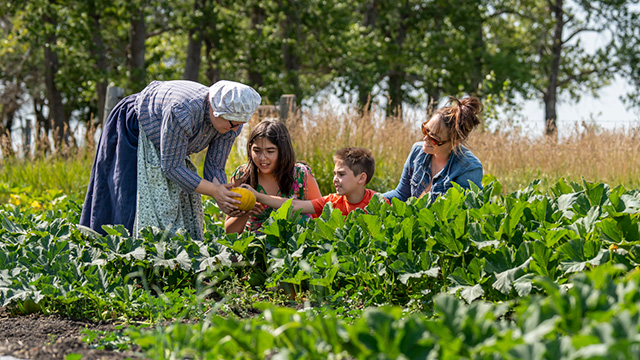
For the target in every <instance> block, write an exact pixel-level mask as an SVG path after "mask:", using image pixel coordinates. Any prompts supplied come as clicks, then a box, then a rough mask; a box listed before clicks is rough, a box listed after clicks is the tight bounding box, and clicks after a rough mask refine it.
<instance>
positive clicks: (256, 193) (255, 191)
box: [240, 184, 259, 198]
mask: <svg viewBox="0 0 640 360" xmlns="http://www.w3.org/2000/svg"><path fill="white" fill-rule="evenodd" d="M240 187H241V188H245V189H247V190H249V191H251V192H252V193H253V195H255V197H256V198H257V197H258V194H259V192H258V191H257V190H256V189H254V188H252V187H251V185H249V184H242V185H240Z"/></svg>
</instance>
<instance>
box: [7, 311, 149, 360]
mask: <svg viewBox="0 0 640 360" xmlns="http://www.w3.org/2000/svg"><path fill="white" fill-rule="evenodd" d="M84 329H91V330H101V331H113V329H114V328H113V325H111V324H95V323H90V322H85V321H77V320H70V319H65V318H62V317H60V316H57V315H52V316H43V315H40V314H34V315H29V316H17V317H10V316H9V314H8V313H7V312H6V311H5V310H4V309H3V308H0V357H2V356H3V355H6V356H13V357H15V358H19V359H29V360H57V359H64V358H65V356H66V355H68V354H80V355H82V360H99V359H100V360H123V359H129V358H133V359H140V358H142V357H141V356H140V355H139V354H136V353H133V352H128V353H121V352H116V351H107V350H97V349H92V348H90V347H89V345H87V344H86V343H85V342H83V341H82V338H83V337H84V334H83V333H82V330H84Z"/></svg>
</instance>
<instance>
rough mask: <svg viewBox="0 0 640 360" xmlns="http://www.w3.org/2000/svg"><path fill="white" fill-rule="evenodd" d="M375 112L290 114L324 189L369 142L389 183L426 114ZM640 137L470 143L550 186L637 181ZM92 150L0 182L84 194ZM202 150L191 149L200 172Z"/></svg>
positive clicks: (237, 156) (520, 182) (55, 158)
mask: <svg viewBox="0 0 640 360" xmlns="http://www.w3.org/2000/svg"><path fill="white" fill-rule="evenodd" d="M380 113H381V112H379V111H372V112H370V113H365V114H358V112H356V111H346V112H345V111H338V110H336V109H332V108H330V107H326V106H325V107H320V108H318V110H317V111H313V113H307V114H303V115H302V116H298V117H297V118H293V119H291V120H290V121H289V122H288V124H287V126H288V127H289V130H290V132H291V137H292V139H293V143H294V148H295V151H296V157H297V158H298V159H299V160H303V161H305V162H307V163H308V164H309V165H310V166H311V168H312V170H313V173H314V175H315V177H316V179H317V181H318V183H319V185H320V188H321V191H322V193H323V194H328V193H331V192H334V191H335V189H334V188H333V185H332V177H333V154H334V152H335V151H336V150H337V149H339V148H341V147H344V146H361V147H366V148H369V149H371V150H372V152H373V155H374V156H375V159H376V173H375V175H374V177H373V179H372V182H371V183H370V184H369V187H370V188H371V189H374V190H376V191H381V192H382V191H387V190H390V189H393V188H395V186H396V185H397V182H398V180H399V178H400V175H401V173H402V167H403V165H404V162H405V160H406V158H407V156H408V154H409V151H410V149H411V145H412V144H413V143H414V142H416V141H420V140H421V137H422V136H421V134H420V131H419V128H420V124H421V123H422V121H424V118H405V119H403V120H400V119H392V120H389V119H384V118H382V115H380ZM253 125H255V124H254V123H251V124H249V125H248V126H246V127H245V129H244V130H243V131H242V133H241V135H240V138H239V139H238V140H237V141H236V144H235V145H234V149H233V150H232V152H231V155H230V157H229V160H228V162H227V167H226V171H227V174H228V175H230V174H231V173H232V172H233V170H234V169H235V168H236V166H238V165H240V164H243V163H245V162H246V160H247V152H246V140H247V137H248V135H249V132H250V130H251V127H252V126H253ZM92 131H93V130H92ZM565 133H566V132H565ZM639 138H640V126H636V127H635V128H631V129H626V130H606V129H600V128H598V127H594V126H590V125H583V126H579V127H576V128H574V129H573V130H572V131H571V132H569V133H568V135H566V136H564V137H563V138H561V139H559V140H557V141H555V140H552V139H550V138H548V137H545V136H542V135H540V136H532V135H530V134H529V133H527V132H525V131H521V130H518V129H516V128H510V129H508V131H507V130H504V128H502V129H501V131H499V132H489V131H487V132H481V131H478V130H476V131H474V132H473V133H472V134H471V136H470V138H469V148H470V149H471V151H473V152H474V153H475V154H476V155H477V156H478V158H479V159H480V161H481V162H482V164H483V167H484V172H485V174H491V175H493V176H494V177H496V178H497V180H498V181H500V183H501V184H502V185H503V189H504V191H505V192H512V191H516V190H518V189H521V188H524V187H526V186H527V185H529V184H530V183H531V182H532V181H534V180H536V179H539V180H541V183H542V186H546V187H550V186H551V185H553V184H555V183H556V182H557V181H558V180H559V179H561V178H564V179H566V180H569V181H581V180H582V179H583V178H584V179H585V180H587V181H590V182H597V183H607V184H609V185H611V186H617V185H624V186H625V187H626V188H640V144H639V143H638V140H640V139H639ZM87 143H88V142H85V144H87ZM42 148H46V147H45V146H42ZM94 154H95V150H94V149H93V148H92V147H91V146H88V147H87V146H86V145H85V146H84V147H80V148H78V149H77V151H74V153H73V156H60V155H59V154H54V155H42V154H40V155H36V156H34V157H32V158H23V159H19V158H13V157H5V158H4V159H1V158H0V183H4V184H6V185H7V186H19V187H28V188H30V189H32V191H36V192H38V191H45V190H46V189H60V190H63V191H65V192H66V193H67V194H68V195H70V196H77V197H78V198H79V199H83V198H84V192H85V191H86V184H87V182H88V179H89V174H90V172H91V164H92V162H93V157H94ZM204 154H205V152H202V153H200V154H196V155H195V156H192V158H193V160H194V162H195V163H196V165H199V168H200V173H202V164H203V160H204Z"/></svg>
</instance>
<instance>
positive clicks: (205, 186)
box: [195, 178, 220, 197]
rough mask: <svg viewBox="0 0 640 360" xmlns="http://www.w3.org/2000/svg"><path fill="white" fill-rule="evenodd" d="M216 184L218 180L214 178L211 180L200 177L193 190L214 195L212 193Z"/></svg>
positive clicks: (218, 183)
mask: <svg viewBox="0 0 640 360" xmlns="http://www.w3.org/2000/svg"><path fill="white" fill-rule="evenodd" d="M216 185H220V182H219V181H218V179H216V178H213V182H211V181H207V180H205V179H202V180H201V181H200V184H198V187H196V189H195V192H197V193H198V194H202V195H207V196H211V197H214V196H213V195H214V191H215V188H216Z"/></svg>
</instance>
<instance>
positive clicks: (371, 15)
mask: <svg viewBox="0 0 640 360" xmlns="http://www.w3.org/2000/svg"><path fill="white" fill-rule="evenodd" d="M377 19H378V1H377V0H371V1H369V2H367V3H366V4H365V6H364V11H363V14H362V25H363V26H364V27H365V28H368V29H369V32H372V31H374V29H375V26H376V20H377ZM369 82H370V81H369V80H363V81H360V82H359V86H358V105H359V107H360V113H361V114H363V113H366V112H369V111H371V107H372V103H373V101H372V99H371V89H372V88H371V87H369V86H366V85H365V84H369Z"/></svg>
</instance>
